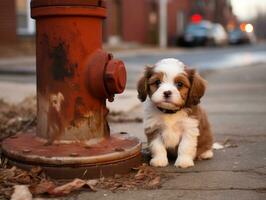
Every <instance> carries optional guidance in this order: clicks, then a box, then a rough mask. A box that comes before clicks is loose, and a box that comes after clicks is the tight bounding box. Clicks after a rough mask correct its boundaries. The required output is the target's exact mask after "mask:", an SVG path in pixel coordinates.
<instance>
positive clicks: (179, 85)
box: [176, 82, 184, 88]
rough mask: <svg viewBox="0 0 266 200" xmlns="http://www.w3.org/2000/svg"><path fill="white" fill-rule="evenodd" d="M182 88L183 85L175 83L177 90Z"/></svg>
mask: <svg viewBox="0 0 266 200" xmlns="http://www.w3.org/2000/svg"><path fill="white" fill-rule="evenodd" d="M183 86H184V84H183V83H182V82H177V83H176V87H177V88H182V87H183Z"/></svg>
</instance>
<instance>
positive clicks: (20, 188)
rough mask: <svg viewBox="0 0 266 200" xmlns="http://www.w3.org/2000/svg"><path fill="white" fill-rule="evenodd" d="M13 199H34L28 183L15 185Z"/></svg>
mask: <svg viewBox="0 0 266 200" xmlns="http://www.w3.org/2000/svg"><path fill="white" fill-rule="evenodd" d="M11 200H32V194H31V193H30V191H29V188H28V186H26V185H15V186H14V192H13V194H12V196H11Z"/></svg>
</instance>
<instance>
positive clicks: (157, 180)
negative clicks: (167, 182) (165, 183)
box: [148, 176, 161, 189]
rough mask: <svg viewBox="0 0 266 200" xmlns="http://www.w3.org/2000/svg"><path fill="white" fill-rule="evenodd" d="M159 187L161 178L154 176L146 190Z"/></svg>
mask: <svg viewBox="0 0 266 200" xmlns="http://www.w3.org/2000/svg"><path fill="white" fill-rule="evenodd" d="M160 186H161V178H160V176H156V177H155V178H154V179H152V180H151V181H150V182H149V183H148V188H149V189H155V188H159V187H160Z"/></svg>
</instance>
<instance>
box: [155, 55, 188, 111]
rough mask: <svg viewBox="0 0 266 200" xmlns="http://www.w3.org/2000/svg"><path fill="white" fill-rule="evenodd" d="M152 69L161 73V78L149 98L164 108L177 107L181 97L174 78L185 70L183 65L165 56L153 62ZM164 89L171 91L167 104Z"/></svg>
mask: <svg viewBox="0 0 266 200" xmlns="http://www.w3.org/2000/svg"><path fill="white" fill-rule="evenodd" d="M154 71H155V72H159V73H163V80H161V84H160V86H159V88H158V89H157V90H156V91H155V92H154V93H153V94H152V96H151V100H152V101H153V102H154V103H156V104H158V105H160V107H163V108H166V109H172V110H176V109H179V108H178V106H177V105H179V104H180V103H181V102H182V99H181V96H180V92H179V91H178V89H177V87H176V85H175V78H176V76H178V75H179V74H181V73H184V72H185V65H184V64H183V63H182V62H180V61H179V60H177V59H174V58H166V59H163V60H161V61H159V62H157V63H156V64H155V67H154ZM165 91H170V92H171V96H170V97H169V98H168V99H167V100H168V104H165V97H164V92H165Z"/></svg>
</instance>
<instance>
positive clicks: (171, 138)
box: [144, 99, 199, 168]
mask: <svg viewBox="0 0 266 200" xmlns="http://www.w3.org/2000/svg"><path fill="white" fill-rule="evenodd" d="M144 113H145V115H144V127H145V128H150V127H154V126H161V127H162V129H163V131H162V133H161V135H160V137H158V138H156V139H155V140H154V141H152V142H151V144H150V150H151V153H152V157H153V159H152V160H151V162H150V164H151V165H152V166H160V167H161V166H163V165H166V159H165V158H167V157H166V155H167V151H166V149H169V148H175V147H176V146H177V145H179V147H178V159H177V161H176V164H175V165H176V166H177V167H182V168H186V167H191V166H193V165H194V162H193V160H194V158H195V156H196V151H197V137H198V135H199V129H198V125H199V122H198V120H196V119H193V118H190V117H188V115H187V113H186V112H185V111H184V110H180V111H178V112H177V113H175V114H165V113H162V112H160V111H159V110H158V108H156V107H155V106H154V104H153V102H152V101H151V100H150V99H147V100H146V101H145V103H144ZM167 164H168V161H167Z"/></svg>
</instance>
